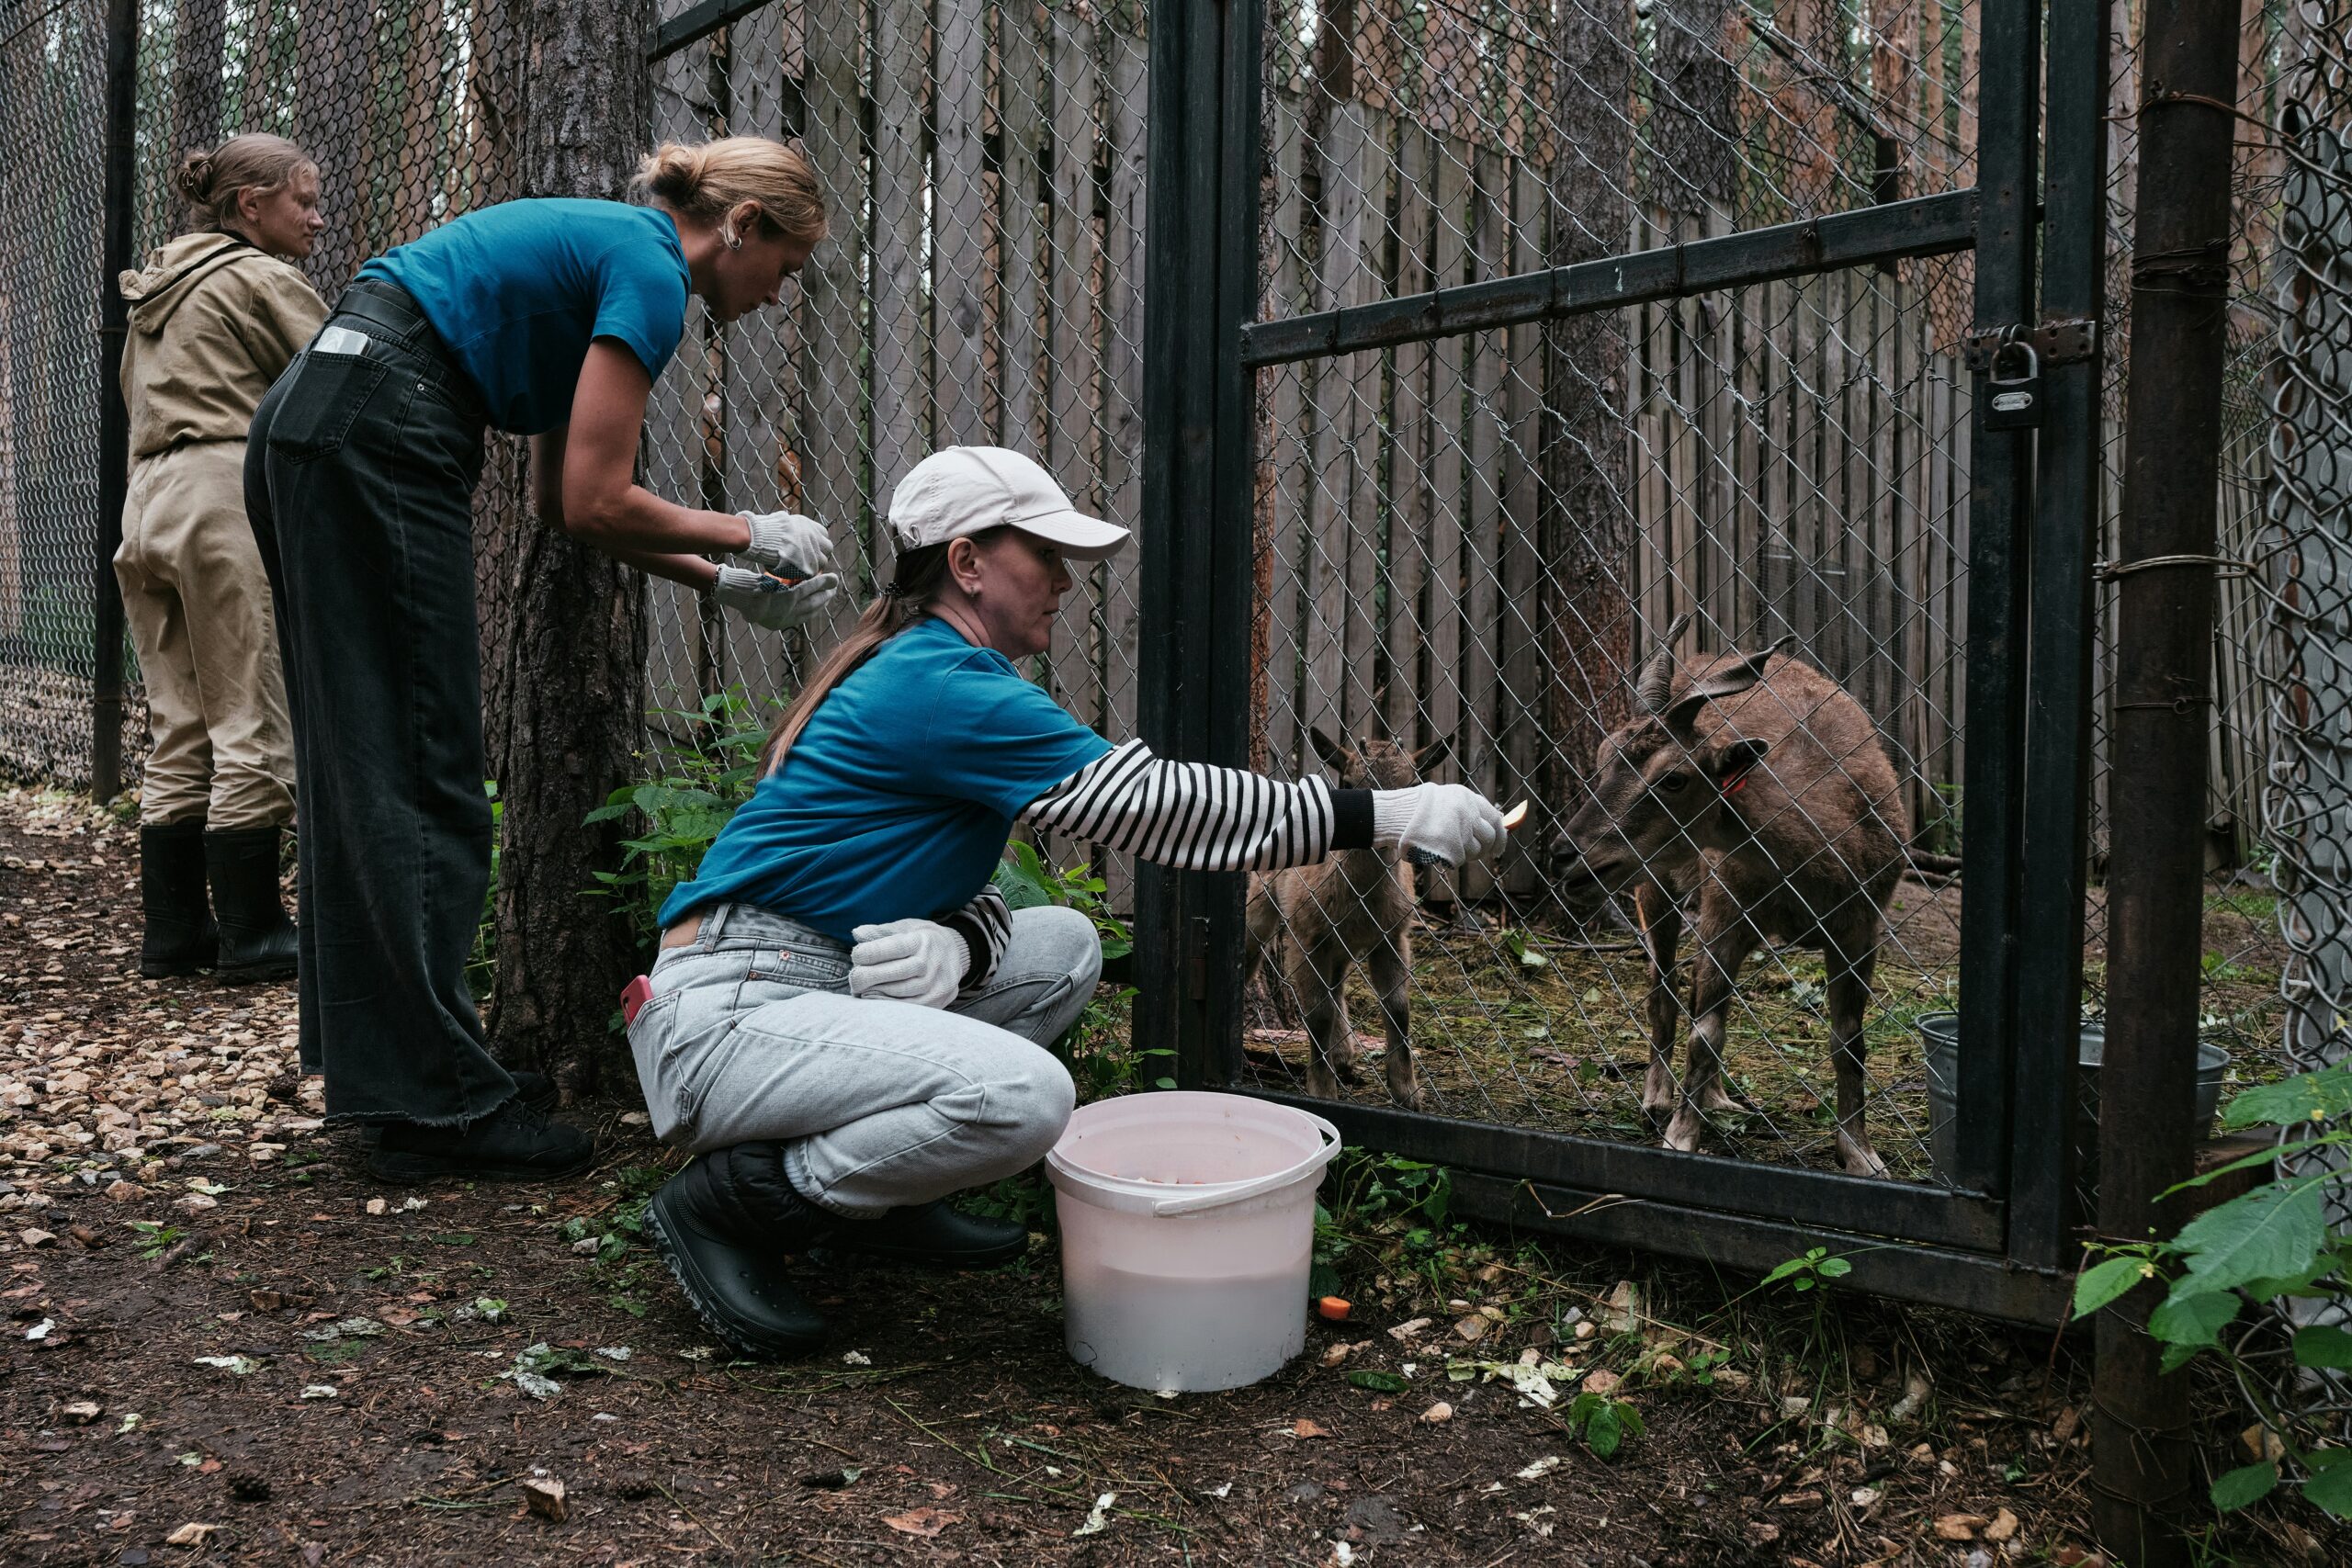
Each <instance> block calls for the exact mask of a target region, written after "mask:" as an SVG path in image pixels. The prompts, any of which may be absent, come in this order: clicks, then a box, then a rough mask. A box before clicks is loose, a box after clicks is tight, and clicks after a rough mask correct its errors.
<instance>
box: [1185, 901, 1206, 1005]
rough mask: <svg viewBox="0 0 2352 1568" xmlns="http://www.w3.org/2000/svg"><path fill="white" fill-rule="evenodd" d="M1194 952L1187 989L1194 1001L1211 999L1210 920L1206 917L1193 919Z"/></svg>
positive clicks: (1197, 916)
mask: <svg viewBox="0 0 2352 1568" xmlns="http://www.w3.org/2000/svg"><path fill="white" fill-rule="evenodd" d="M1192 946H1193V952H1192V956H1191V959H1190V961H1189V962H1188V964H1186V967H1187V969H1188V970H1189V971H1190V973H1189V974H1188V975H1187V976H1186V980H1185V985H1186V988H1187V989H1188V990H1189V991H1190V992H1191V994H1192V998H1193V1000H1194V1001H1196V1002H1204V1001H1206V1000H1208V999H1209V920H1208V917H1207V916H1206V915H1195V916H1193V943H1192Z"/></svg>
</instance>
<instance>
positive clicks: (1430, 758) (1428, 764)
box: [1413, 735, 1453, 778]
mask: <svg viewBox="0 0 2352 1568" xmlns="http://www.w3.org/2000/svg"><path fill="white" fill-rule="evenodd" d="M1452 750H1453V744H1452V742H1450V741H1449V740H1447V739H1446V738H1445V737H1444V736H1442V735H1441V736H1439V737H1438V738H1437V739H1435V740H1432V741H1430V743H1429V744H1428V745H1426V746H1424V747H1422V748H1421V749H1420V750H1418V751H1416V752H1414V753H1413V772H1415V773H1419V774H1420V775H1421V776H1422V777H1423V778H1427V777H1429V773H1430V769H1431V768H1434V767H1436V766H1437V765H1438V764H1439V763H1441V762H1442V761H1445V759H1446V757H1447V755H1448V754H1449V753H1450V752H1451V751H1452Z"/></svg>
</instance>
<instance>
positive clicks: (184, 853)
mask: <svg viewBox="0 0 2352 1568" xmlns="http://www.w3.org/2000/svg"><path fill="white" fill-rule="evenodd" d="M139 908H140V912H141V914H142V915H144V916H145V917H146V922H147V930H146V932H145V934H144V935H142V936H141V938H140V939H139V973H140V974H141V975H142V976H145V977H146V978H148V979H150V980H168V979H170V978H171V977H172V976H175V975H193V974H195V973H197V972H198V970H201V969H209V968H211V967H212V964H213V961H214V959H215V958H216V957H217V956H218V949H219V944H220V938H219V932H218V931H216V930H215V929H214V927H213V924H212V906H211V905H209V904H208V903H206V902H205V898H204V818H201V817H195V818H189V819H187V821H184V822H166V823H164V825H163V826H162V827H160V828H141V829H139Z"/></svg>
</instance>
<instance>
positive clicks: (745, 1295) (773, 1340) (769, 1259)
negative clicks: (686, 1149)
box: [645, 1144, 826, 1361]
mask: <svg viewBox="0 0 2352 1568" xmlns="http://www.w3.org/2000/svg"><path fill="white" fill-rule="evenodd" d="M778 1155H779V1150H778V1147H777V1145H775V1144H739V1145H735V1146H733V1147H731V1148H724V1149H714V1150H712V1151H711V1152H710V1153H708V1154H707V1155H704V1156H702V1157H701V1158H699V1159H697V1160H695V1162H694V1164H692V1165H690V1166H688V1167H686V1168H685V1169H684V1170H682V1171H680V1172H679V1173H678V1174H677V1175H675V1176H673V1177H672V1178H671V1179H669V1180H668V1181H667V1182H665V1183H663V1184H662V1190H660V1191H659V1192H656V1193H655V1194H654V1195H653V1201H651V1202H650V1203H648V1204H646V1206H645V1232H646V1235H649V1236H650V1237H652V1238H653V1245H654V1247H655V1249H656V1250H657V1251H659V1252H660V1253H661V1254H662V1262H663V1263H665V1264H667V1265H668V1266H669V1269H670V1276H671V1278H673V1279H674V1280H677V1281H678V1289H680V1290H681V1291H683V1292H685V1296H686V1303H687V1304H688V1305H690V1306H692V1307H693V1308H694V1309H695V1316H696V1317H699V1318H700V1319H702V1321H703V1323H704V1324H705V1325H707V1326H708V1328H709V1329H710V1331H711V1332H712V1333H713V1334H716V1335H717V1336H718V1337H719V1338H721V1339H723V1340H725V1341H726V1342H727V1344H728V1347H729V1348H731V1349H732V1350H734V1352H735V1353H736V1354H737V1355H739V1356H743V1357H746V1358H749V1359H752V1360H763V1361H764V1360H781V1359H785V1358H786V1357H791V1356H803V1355H806V1354H808V1353H809V1351H811V1350H814V1349H816V1348H819V1347H820V1346H821V1345H823V1344H824V1342H825V1329H826V1325H825V1320H824V1318H823V1316H822V1315H820V1314H819V1313H818V1311H817V1309H816V1308H814V1307H812V1306H810V1305H809V1303H808V1302H807V1300H806V1299H804V1298H803V1297H802V1296H801V1294H800V1292H798V1291H797V1290H795V1289H793V1287H792V1283H791V1281H790V1280H788V1279H787V1278H786V1275H785V1270H784V1258H785V1255H786V1254H787V1253H791V1252H797V1251H799V1250H800V1249H801V1248H803V1247H806V1246H808V1245H809V1241H810V1240H811V1239H813V1238H814V1237H815V1236H816V1235H819V1234H820V1232H821V1231H822V1229H823V1227H824V1224H825V1217H824V1216H823V1215H822V1214H820V1213H818V1211H817V1210H816V1209H815V1208H814V1207H813V1206H811V1205H810V1204H809V1201H807V1200H806V1199H804V1198H802V1197H801V1196H800V1195H799V1194H798V1193H797V1192H796V1191H794V1190H792V1185H791V1183H790V1182H789V1181H788V1180H786V1179H785V1176H784V1170H783V1162H782V1160H781V1159H780V1158H779V1157H778Z"/></svg>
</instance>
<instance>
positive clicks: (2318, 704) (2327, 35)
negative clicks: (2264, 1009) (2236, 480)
mask: <svg viewBox="0 0 2352 1568" xmlns="http://www.w3.org/2000/svg"><path fill="white" fill-rule="evenodd" d="M2275 47H2276V49H2277V50H2278V64H2279V67H2280V69H2279V71H2278V73H2277V90H2276V92H2275V95H2274V96H2272V97H2271V99H2270V101H2269V102H2268V103H2267V104H2266V105H2265V106H2264V107H2266V108H2267V109H2268V110H2269V111H2270V112H2269V113H2267V114H2265V115H2264V116H2263V119H2264V121H2265V122H2266V123H2267V125H2268V126H2269V127H2271V128H2272V129H2273V130H2274V131H2275V136H2273V137H2271V138H2267V139H2265V141H2263V143H2262V154H2263V156H2264V158H2265V160H2266V161H2267V164H2269V165H2270V167H2271V169H2272V170H2273V171H2275V180H2274V182H2273V183H2271V184H2270V186H2268V188H2267V189H2266V190H2264V191H2263V193H2262V194H2263V195H2264V196H2265V197H2267V198H2268V201H2267V204H2266V205H2267V210H2266V213H2265V217H2266V219H2267V220H2272V221H2275V223H2276V226H2277V243H2276V244H2275V245H2265V246H2260V247H2256V248H2255V249H2254V250H2253V251H2252V253H2251V254H2250V255H2249V256H2248V258H2247V261H2248V264H2249V266H2248V270H2252V269H2256V268H2258V269H2259V276H2258V277H2256V278H2252V279H2250V280H2249V281H2252V282H2256V283H2258V285H2259V288H2260V293H2259V295H2258V298H2259V299H2260V300H2261V301H2262V302H2263V303H2264V304H2265V305H2267V308H2268V309H2267V324H2269V325H2271V326H2272V327H2274V328H2275V335H2267V336H2266V337H2265V338H2264V339H2263V340H2261V341H2260V344H2259V349H2260V352H2259V353H2257V354H2249V355H2247V356H2246V357H2247V358H2248V359H2249V360H2251V361H2252V362H2253V365H2254V367H2255V368H2256V369H2257V370H2258V372H2259V373H2260V374H2261V375H2262V377H2263V381H2262V383H2261V390H2262V392H2263V393H2264V394H2265V396H2264V399H2263V402H2264V405H2265V406H2264V409H2263V412H2264V414H2265V415H2266V416H2267V417H2266V418H2265V420H2264V423H2262V425H2260V426H2259V427H2258V428H2259V429H2260V431H2261V434H2262V436H2263V438H2264V440H2265V456H2266V457H2267V483H2266V484H2265V485H2264V486H2263V488H2262V490H2261V491H2260V498H2261V500H2262V502H2264V505H2263V511H2262V514H2261V518H2260V522H2259V524H2258V525H2256V526H2254V527H2251V528H2249V529H2248V530H2247V532H2246V534H2245V536H2244V537H2243V538H2242V539H2239V540H2234V541H2233V540H2231V539H2229V538H2228V537H2227V536H2224V540H2223V544H2222V554H2223V555H2224V556H2237V557H2238V558H2239V559H2241V560H2243V561H2244V562H2245V568H2244V570H2245V572H2246V581H2247V582H2248V583H2249V585H2250V587H2251V589H2252V591H2253V592H2255V594H2256V595H2257V601H2256V603H2257V608H2258V612H2259V617H2258V619H2257V620H2256V623H2255V625H2254V627H2253V628H2252V629H2253V631H2254V633H2255V635H2254V636H2253V637H2252V638H2251V639H2250V642H2251V649H2250V651H2251V652H2252V653H2253V655H2254V660H2255V665H2254V667H2255V672H2256V701H2258V702H2260V703H2261V704H2262V705H2263V709H2264V716H2265V717H2266V718H2267V722H2268V726H2269V734H2270V739H2271V765H2270V770H2269V778H2268V781H2267V786H2268V787H2267V790H2266V791H2265V792H2264V795H2263V806H2264V815H2263V834H2262V841H2263V843H2264V845H2265V846H2266V848H2267V850H2268V852H2270V854H2271V855H2272V856H2273V857H2275V858H2274V859H2272V860H2271V861H2270V863H2269V867H2268V870H2269V878H2268V883H2267V890H2268V891H2270V892H2272V893H2273V894H2275V911H2276V912H2275V919H2276V928H2277V931H2278V937H2279V939H2280V941H2281V942H2282V944H2283V946H2284V948H2285V950H2286V956H2285V961H2284V963H2283V964H2281V965H2280V966H2279V968H2280V974H2279V976H2278V996H2279V997H2280V998H2281V999H2282V1001H2283V1013H2284V1028H2283V1032H2282V1039H2283V1046H2284V1050H2285V1054H2286V1058H2287V1063H2288V1065H2289V1066H2290V1067H2291V1068H2292V1069H2293V1070H2297V1071H2306V1072H2307V1071H2312V1070H2313V1069H2316V1068H2319V1067H2322V1066H2333V1065H2335V1064H2338V1063H2341V1062H2343V1061H2344V1060H2345V1058H2346V1051H2347V1049H2352V1026H2347V1024H2346V1016H2347V1014H2352V706H2347V701H2352V697H2348V696H2347V694H2352V528H2347V517H2352V474H2347V472H2346V467H2345V455H2346V452H2347V451H2352V6H2346V5H2344V4H2343V3H2342V0H2294V3H2293V4H2290V5H2287V6H2282V7H2280V14H2279V16H2278V28H2277V31H2276V37H2275ZM2241 551H2242V552H2243V554H2242V555H2241V554H2240V552H2241ZM2342 1152H2343V1151H2342V1150H2340V1149H2336V1150H2325V1151H2322V1152H2320V1153H2319V1154H2315V1155H2306V1156H2298V1157H2295V1158H2291V1159H2290V1160H2289V1161H2287V1162H2285V1163H2286V1164H2287V1166H2288V1167H2289V1168H2288V1169H2286V1170H2285V1171H2283V1172H2282V1174H2286V1175H2293V1176H2305V1175H2317V1174H2320V1172H2321V1171H2322V1170H2323V1169H2328V1168H2333V1169H2335V1170H2338V1171H2340V1170H2342V1169H2343V1168H2344V1162H2343V1161H2342V1160H2340V1159H2335V1158H2333V1157H2331V1156H2337V1155H2340V1154H2341V1153H2342ZM2325 1193H2326V1204H2327V1214H2328V1219H2329V1223H2330V1224H2332V1225H2333V1226H2334V1227H2335V1228H2336V1229H2339V1230H2345V1229H2352V1185H2347V1184H2346V1183H2343V1182H2341V1181H2339V1182H2336V1183H2334V1184H2332V1185H2331V1186H2329V1187H2328V1188H2327V1189H2325ZM2290 1305H2291V1308H2292V1311H2291V1312H2290V1313H2289V1314H2286V1317H2287V1326H2297V1325H2309V1324H2313V1323H2335V1324H2339V1325H2340V1324H2343V1323H2345V1322H2346V1321H2347V1318H2352V1302H2347V1301H2346V1299H2345V1298H2343V1297H2342V1296H2340V1295H2339V1296H2337V1297H2335V1298H2333V1299H2325V1300H2301V1301H2296V1302H2293V1303H2290ZM2249 1343H2251V1342H2249ZM2273 1343H2274V1348H2276V1350H2277V1351H2278V1354H2276V1355H2274V1356H2272V1357H2269V1358H2266V1359H2261V1360H2259V1361H2258V1362H2257V1364H2258V1365H2260V1366H2262V1367H2264V1368H2265V1369H2266V1370H2268V1371H2275V1372H2277V1373H2278V1382H2279V1383H2280V1384H2282V1385H2283V1386H2281V1387H2278V1388H2274V1389H2273V1390H2271V1391H2270V1396H2269V1398H2268V1399H2267V1400H2266V1401H2265V1402H2264V1403H2265V1404H2267V1405H2268V1406H2269V1407H2270V1408H2271V1409H2275V1410H2278V1411H2282V1412H2288V1413H2292V1414H2296V1415H2299V1416H2300V1417H2301V1419H2302V1420H2304V1421H2307V1422H2308V1423H2310V1427H2311V1429H2310V1430H2309V1431H2306V1432H2304V1433H2299V1434H2297V1436H2298V1438H2318V1439H2319V1440H2321V1441H2324V1442H2335V1443H2342V1442H2345V1441H2347V1440H2352V1379H2347V1378H2346V1376H2345V1375H2344V1374H2343V1373H2342V1372H2340V1371H2324V1370H2313V1369H2304V1368H2300V1367H2296V1366H2295V1365H2294V1363H2293V1360H2292V1359H2291V1358H2290V1356H2288V1355H2286V1354H2285V1353H2284V1352H2285V1346H2284V1344H2283V1343H2281V1342H2277V1341H2276V1340H2274V1341H2273Z"/></svg>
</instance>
